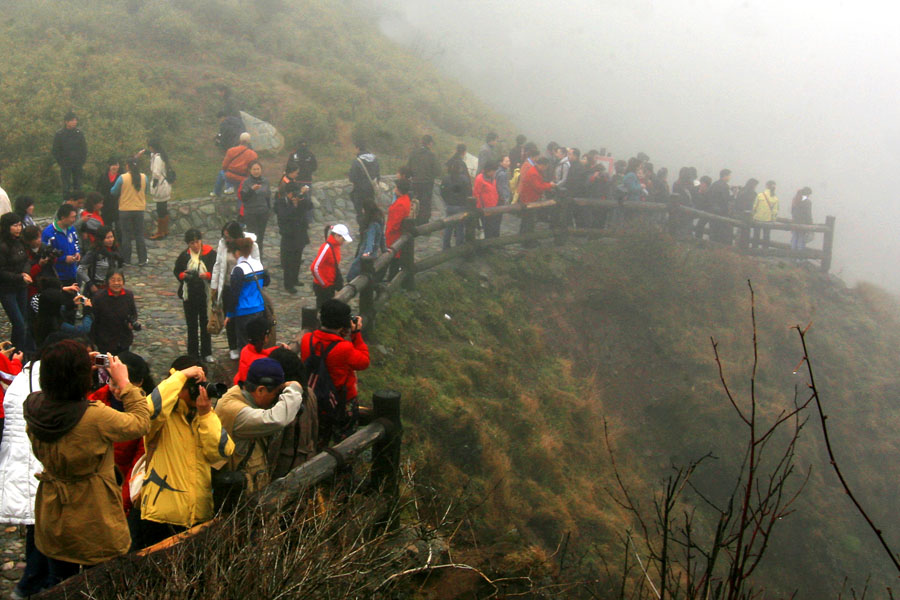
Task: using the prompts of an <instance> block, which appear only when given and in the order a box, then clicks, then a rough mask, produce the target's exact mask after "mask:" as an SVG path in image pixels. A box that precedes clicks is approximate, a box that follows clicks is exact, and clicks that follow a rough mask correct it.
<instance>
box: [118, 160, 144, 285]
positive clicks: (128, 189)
mask: <svg viewBox="0 0 900 600" xmlns="http://www.w3.org/2000/svg"><path fill="white" fill-rule="evenodd" d="M127 166H128V172H127V173H123V174H122V175H120V176H119V178H118V179H116V183H115V184H113V186H112V189H111V190H110V193H111V194H114V195H117V196H119V226H120V227H121V228H122V259H123V260H124V261H125V264H126V265H127V264H131V245H132V243H134V244H136V245H137V257H138V266H141V267H143V266H146V265H147V262H148V261H147V244H146V242H145V240H144V210H145V209H146V208H147V176H146V175H144V174H143V173H141V172H140V170H138V161H137V159H136V158H129V159H128V163H127Z"/></svg>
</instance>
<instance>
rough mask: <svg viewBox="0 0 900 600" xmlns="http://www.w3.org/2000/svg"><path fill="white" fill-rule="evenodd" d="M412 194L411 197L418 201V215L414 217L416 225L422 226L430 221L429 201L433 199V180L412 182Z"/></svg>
mask: <svg viewBox="0 0 900 600" xmlns="http://www.w3.org/2000/svg"><path fill="white" fill-rule="evenodd" d="M412 192H413V196H414V197H415V198H417V199H418V200H419V213H418V214H417V215H416V225H424V224H425V223H427V222H428V221H429V220H431V199H432V198H433V197H434V180H433V179H432V180H431V181H414V182H413V184H412Z"/></svg>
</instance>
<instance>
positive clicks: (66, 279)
mask: <svg viewBox="0 0 900 600" xmlns="http://www.w3.org/2000/svg"><path fill="white" fill-rule="evenodd" d="M77 217H78V216H77V214H76V209H75V207H74V206H72V205H71V204H62V205H60V207H59V209H57V211H56V220H54V221H53V222H52V223H50V224H49V225H47V226H46V227H45V228H44V231H43V233H42V234H41V243H42V244H44V245H46V246H51V247H52V248H55V249H56V250H57V258H56V264H55V267H56V274H57V276H58V277H59V280H60V281H61V282H62V284H63V285H72V284H73V283H75V274H76V272H77V271H78V262H79V261H80V260H81V245H80V243H79V241H78V233H77V232H76V231H75V227H74V225H75V219H76V218H77Z"/></svg>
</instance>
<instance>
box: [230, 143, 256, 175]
mask: <svg viewBox="0 0 900 600" xmlns="http://www.w3.org/2000/svg"><path fill="white" fill-rule="evenodd" d="M257 158H259V157H258V156H257V154H256V152H255V151H254V150H253V149H252V148H249V147H247V146H235V147H233V148H229V149H228V152H226V153H225V158H224V159H222V170H223V171H225V177H227V178H228V180H229V181H233V182H235V183H241V182H242V181H244V179H246V178H247V175H248V174H249V173H250V163H252V162H253V161H254V160H256V159H257Z"/></svg>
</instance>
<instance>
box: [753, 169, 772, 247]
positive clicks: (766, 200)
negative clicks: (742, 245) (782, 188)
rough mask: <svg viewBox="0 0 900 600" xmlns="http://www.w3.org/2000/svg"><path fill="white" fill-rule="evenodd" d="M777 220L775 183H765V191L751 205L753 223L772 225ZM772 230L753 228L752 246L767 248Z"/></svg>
mask: <svg viewBox="0 0 900 600" xmlns="http://www.w3.org/2000/svg"><path fill="white" fill-rule="evenodd" d="M777 218H778V196H776V195H775V182H774V181H771V180H770V181H767V182H766V189H764V190H763V191H762V192H760V193H759V194H757V196H756V201H755V202H754V203H753V221H754V222H756V223H774V222H775V219H777ZM771 236H772V230H771V229H769V228H768V227H754V228H753V244H754V246H759V245H760V244H763V245H765V246H767V247H768V245H769V238H770V237H771Z"/></svg>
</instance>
